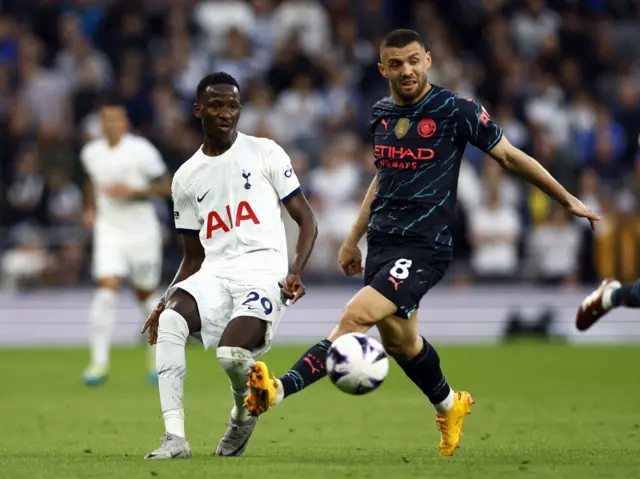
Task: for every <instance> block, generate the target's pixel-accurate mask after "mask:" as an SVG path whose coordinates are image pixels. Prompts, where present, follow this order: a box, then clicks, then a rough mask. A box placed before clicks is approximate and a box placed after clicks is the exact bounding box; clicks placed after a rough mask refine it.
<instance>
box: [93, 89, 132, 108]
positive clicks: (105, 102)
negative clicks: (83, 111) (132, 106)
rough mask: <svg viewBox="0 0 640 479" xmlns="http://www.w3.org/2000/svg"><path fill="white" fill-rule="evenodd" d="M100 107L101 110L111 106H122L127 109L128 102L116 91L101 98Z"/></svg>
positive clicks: (99, 100)
mask: <svg viewBox="0 0 640 479" xmlns="http://www.w3.org/2000/svg"><path fill="white" fill-rule="evenodd" d="M98 105H99V107H100V108H102V107H110V106H120V107H123V108H124V107H126V105H127V102H126V101H125V100H124V98H123V97H122V95H120V94H119V93H117V92H115V91H109V92H106V93H105V94H104V95H102V96H100V98H99V99H98Z"/></svg>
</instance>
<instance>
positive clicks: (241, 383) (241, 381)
mask: <svg viewBox="0 0 640 479" xmlns="http://www.w3.org/2000/svg"><path fill="white" fill-rule="evenodd" d="M216 354H217V356H218V361H219V362H220V366H222V369H224V372H226V373H227V376H229V381H230V382H231V395H232V396H233V404H234V406H233V410H232V411H231V417H232V418H233V419H237V420H239V421H246V420H247V419H249V417H250V414H249V411H247V408H246V407H245V405H244V400H245V399H246V397H247V396H248V394H249V387H248V386H247V381H248V380H249V369H250V368H251V366H253V364H254V363H255V360H254V359H253V356H252V355H251V351H248V350H246V349H243V348H231V347H227V346H223V347H220V348H218V349H217V351H216Z"/></svg>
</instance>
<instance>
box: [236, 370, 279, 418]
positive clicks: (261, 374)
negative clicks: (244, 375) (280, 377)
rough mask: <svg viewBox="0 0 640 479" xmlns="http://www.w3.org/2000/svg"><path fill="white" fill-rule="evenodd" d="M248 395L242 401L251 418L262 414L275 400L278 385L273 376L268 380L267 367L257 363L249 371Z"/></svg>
mask: <svg viewBox="0 0 640 479" xmlns="http://www.w3.org/2000/svg"><path fill="white" fill-rule="evenodd" d="M247 385H248V386H249V395H248V396H247V398H246V399H245V400H244V404H245V406H246V407H247V410H248V411H249V412H250V413H251V415H253V416H259V415H260V414H263V413H265V412H266V411H267V409H269V408H270V407H271V405H272V404H273V403H274V402H275V400H276V393H277V391H278V385H277V382H276V378H275V376H274V377H273V378H269V369H268V368H267V365H266V364H265V363H263V362H261V361H258V362H257V363H255V364H254V365H253V366H251V369H250V370H249V382H248V383H247Z"/></svg>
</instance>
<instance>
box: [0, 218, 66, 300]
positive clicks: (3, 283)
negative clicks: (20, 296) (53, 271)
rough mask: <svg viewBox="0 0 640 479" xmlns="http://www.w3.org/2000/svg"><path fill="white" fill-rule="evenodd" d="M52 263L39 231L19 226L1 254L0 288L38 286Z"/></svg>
mask: <svg viewBox="0 0 640 479" xmlns="http://www.w3.org/2000/svg"><path fill="white" fill-rule="evenodd" d="M53 264H54V259H53V257H52V255H50V254H49V253H47V249H46V245H45V244H44V243H43V240H42V234H41V232H40V231H37V230H33V229H31V228H21V229H17V230H15V231H14V234H13V245H12V246H11V247H10V248H8V249H7V250H6V251H5V252H4V253H2V255H1V259H0V289H2V290H4V291H6V292H11V291H15V290H16V289H18V288H19V287H22V286H25V285H26V284H29V283H30V284H31V285H32V286H38V285H40V283H41V280H42V278H43V275H44V274H45V272H46V271H47V269H48V268H51V267H52V266H53Z"/></svg>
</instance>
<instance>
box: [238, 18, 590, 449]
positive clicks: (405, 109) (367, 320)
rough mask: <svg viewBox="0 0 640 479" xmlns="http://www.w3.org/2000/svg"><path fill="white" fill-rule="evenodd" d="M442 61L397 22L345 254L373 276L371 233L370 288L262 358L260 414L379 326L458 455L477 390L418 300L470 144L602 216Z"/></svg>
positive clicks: (348, 266) (256, 401)
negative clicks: (446, 76)
mask: <svg viewBox="0 0 640 479" xmlns="http://www.w3.org/2000/svg"><path fill="white" fill-rule="evenodd" d="M430 65H431V54H430V53H429V52H428V51H427V50H426V48H425V44H424V42H423V40H422V38H421V37H420V35H419V34H417V33H416V32H414V31H411V30H395V31H393V32H391V33H390V34H388V35H387V36H386V37H385V39H384V41H383V43H382V46H381V51H380V64H379V69H380V73H381V74H382V75H383V76H384V77H385V78H387V79H388V80H389V86H390V88H391V97H389V98H385V99H383V100H381V101H379V102H378V103H376V104H375V105H374V107H373V115H372V122H371V134H372V138H373V145H374V156H375V162H376V166H377V168H378V172H377V175H376V177H375V178H374V180H373V181H372V183H371V186H370V187H369V191H368V193H367V195H366V197H365V199H364V201H363V204H362V207H361V210H360V215H359V218H358V220H357V221H356V223H355V224H354V226H353V229H352V232H351V234H350V236H349V237H348V238H347V240H346V241H345V243H344V244H343V246H342V248H341V250H340V253H339V259H338V261H339V263H340V265H341V267H342V268H343V270H344V272H345V273H346V274H347V275H348V276H352V275H356V274H361V273H362V265H361V261H362V258H361V255H360V251H359V249H358V247H357V243H358V241H359V240H360V239H361V238H362V236H363V235H364V233H365V232H366V233H367V242H368V254H367V260H366V265H365V269H364V276H365V285H366V286H365V287H364V288H363V289H361V290H360V291H359V292H358V293H357V294H356V295H355V296H354V297H353V298H352V299H351V301H350V302H349V304H347V306H346V308H345V310H344V312H343V314H342V317H341V318H340V321H339V322H338V324H337V326H336V327H335V329H334V330H333V331H332V332H331V334H330V335H329V336H328V338H327V339H324V340H322V341H320V342H318V343H317V344H315V345H314V346H313V347H312V348H311V349H309V350H308V351H307V352H306V353H305V354H304V356H302V357H301V358H300V360H299V361H298V362H297V363H296V364H295V365H294V366H293V368H292V369H291V370H290V371H289V372H287V374H285V375H284V376H282V377H280V378H278V379H270V378H269V372H268V369H267V367H266V365H265V364H264V363H256V365H255V366H253V368H252V370H251V372H250V374H249V378H250V379H249V387H250V391H251V392H250V394H249V397H248V398H247V401H246V404H247V407H248V409H249V411H251V412H252V413H253V414H256V415H258V414H261V413H263V412H265V411H266V410H267V409H268V408H269V407H271V406H272V405H274V404H276V403H279V402H280V401H281V400H282V399H283V398H285V397H287V396H289V395H291V394H293V393H296V392H298V391H300V390H302V389H303V388H305V387H307V386H309V385H310V384H312V383H314V382H315V381H317V380H318V379H321V378H322V377H324V376H325V375H326V372H325V370H324V364H325V360H326V356H327V351H328V349H329V347H330V345H331V343H332V342H333V341H335V340H336V339H337V338H339V337H340V336H342V335H343V334H347V333H364V332H366V331H367V330H368V329H369V328H371V327H372V326H376V327H377V328H378V330H379V332H380V336H381V339H382V344H383V345H384V347H385V350H386V351H387V353H388V354H389V355H390V356H392V357H393V358H394V359H395V360H396V361H397V362H398V364H399V365H400V367H401V368H402V369H403V371H404V372H405V373H406V375H407V376H408V377H409V378H410V379H411V380H412V381H413V382H414V383H415V384H416V385H417V386H418V388H420V390H421V391H422V392H423V393H424V394H425V395H426V396H427V397H428V398H429V400H430V402H431V403H432V404H433V406H434V408H435V412H436V424H437V426H438V429H439V431H440V435H441V440H440V448H439V453H440V455H442V456H450V455H453V452H454V450H455V449H456V448H457V447H459V443H460V437H461V436H462V422H463V420H464V418H465V416H466V415H467V414H469V412H470V409H471V404H472V403H473V400H472V398H471V395H470V394H469V393H468V392H458V391H456V392H454V391H453V389H452V388H451V387H450V386H449V384H448V382H447V380H446V379H445V377H444V374H443V372H442V370H441V368H440V358H439V356H438V353H437V352H436V350H435V349H434V347H433V346H432V345H431V344H430V343H429V342H428V341H427V340H426V339H424V338H422V337H420V336H419V335H418V333H417V308H418V305H419V303H420V300H421V299H422V297H423V296H424V295H425V294H426V293H427V292H428V291H429V290H430V289H431V288H433V287H434V286H435V285H436V284H437V283H438V282H439V281H440V280H441V279H442V277H443V276H444V274H445V271H446V269H447V266H448V264H449V262H450V261H451V258H452V237H451V225H452V223H453V220H454V209H455V202H456V190H457V183H458V171H459V169H460V161H461V158H462V154H463V152H464V149H465V146H466V144H467V143H471V144H472V145H475V146H477V147H478V148H480V149H481V150H483V151H486V152H488V153H489V155H491V156H492V157H493V159H494V160H496V161H497V162H498V163H499V164H500V165H501V166H502V167H503V168H504V169H506V170H507V171H510V172H512V173H515V174H518V175H520V176H521V177H522V178H524V179H525V180H527V181H528V182H530V183H532V184H533V185H535V186H537V187H538V188H540V189H541V190H542V191H544V192H545V193H547V194H548V195H549V196H551V197H552V198H553V199H555V200H556V201H557V202H559V203H560V204H562V205H563V206H564V207H565V208H566V209H567V210H568V211H570V212H571V213H573V214H574V215H576V216H581V217H585V218H587V219H588V220H590V221H591V223H592V226H593V224H594V223H595V221H597V220H598V219H599V218H598V216H596V215H595V214H594V213H592V212H591V211H590V210H589V209H588V208H586V207H585V206H584V205H583V204H582V203H581V202H580V201H579V200H578V199H576V198H575V197H573V196H572V195H570V194H569V193H568V192H567V191H566V190H565V189H564V188H563V187H562V186H561V185H560V184H558V182H557V181H555V180H554V179H553V178H552V177H551V175H549V173H548V172H547V171H546V170H545V169H544V168H543V167H542V166H540V164H539V163H538V162H536V161H535V160H534V159H533V158H531V157H529V156H527V155H526V154H525V153H523V152H522V151H520V150H518V149H517V148H515V147H514V146H512V145H511V144H510V143H509V142H508V141H507V139H506V138H505V137H504V134H503V132H502V129H501V128H500V126H498V125H497V124H496V123H495V122H494V121H493V120H491V118H490V116H489V114H488V113H487V112H486V111H485V109H484V108H483V107H482V106H481V105H480V104H478V103H476V102H475V101H472V100H468V99H464V98H459V97H457V96H456V95H455V94H454V93H452V92H450V91H448V90H446V89H444V88H441V87H438V86H436V85H431V84H430V83H429V82H428V79H427V70H428V69H429V66H430Z"/></svg>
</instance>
